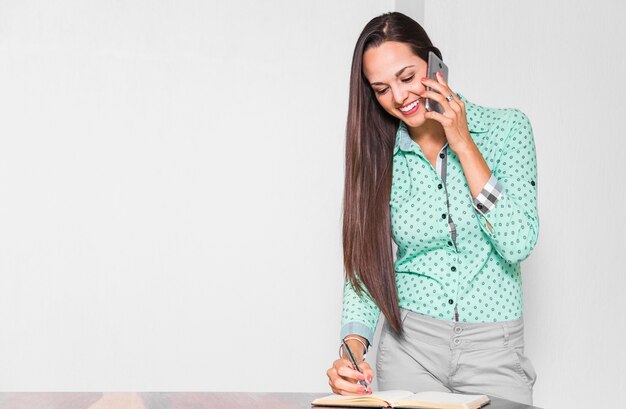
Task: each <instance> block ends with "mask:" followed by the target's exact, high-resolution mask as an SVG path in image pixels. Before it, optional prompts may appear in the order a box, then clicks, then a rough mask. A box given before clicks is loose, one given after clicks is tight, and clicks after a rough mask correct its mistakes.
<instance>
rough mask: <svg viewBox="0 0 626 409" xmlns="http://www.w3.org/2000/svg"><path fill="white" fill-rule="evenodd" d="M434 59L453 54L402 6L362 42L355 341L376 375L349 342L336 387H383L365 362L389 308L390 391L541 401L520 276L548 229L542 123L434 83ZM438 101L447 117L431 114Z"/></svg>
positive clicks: (357, 102) (353, 152) (346, 313)
mask: <svg viewBox="0 0 626 409" xmlns="http://www.w3.org/2000/svg"><path fill="white" fill-rule="evenodd" d="M429 51H432V52H434V53H435V54H437V55H438V56H439V57H440V58H442V57H441V52H440V51H439V50H438V49H437V48H436V47H433V45H432V43H431V41H430V39H429V38H428V35H427V34H426V33H425V32H424V30H423V28H422V27H421V26H420V25H419V24H418V23H417V22H415V21H413V20H412V19H410V18H409V17H407V16H405V15H403V14H401V13H397V12H393V13H385V14H382V15H381V16H378V17H376V18H374V19H372V20H371V21H370V22H369V23H368V24H367V25H366V26H365V28H364V30H363V32H362V33H361V35H360V37H359V39H358V41H357V44H356V47H355V51H354V55H353V62H352V73H351V78H350V98H349V112H348V120H347V129H346V134H347V135H346V136H347V139H346V172H345V190H344V217H343V246H344V267H345V271H346V277H347V279H346V285H345V288H344V300H343V316H342V329H341V338H342V339H343V340H345V341H346V342H347V344H348V345H349V347H350V349H351V350H352V352H353V353H354V355H355V358H356V360H357V362H358V363H359V368H360V369H361V370H362V371H363V373H362V374H361V373H359V372H358V371H356V370H355V369H354V368H353V367H352V365H351V364H350V361H349V360H348V359H346V355H345V351H344V349H343V348H340V358H339V359H337V360H336V361H334V362H333V365H332V367H331V368H330V369H329V370H328V371H327V376H328V378H329V384H330V386H331V389H332V390H333V392H334V393H339V394H366V393H371V388H370V389H366V388H365V387H364V386H362V385H361V384H359V381H361V380H363V381H365V382H366V383H368V384H369V383H371V382H372V378H373V376H374V371H373V369H372V368H371V367H370V366H369V365H368V364H367V362H364V361H363V359H364V356H365V353H366V352H367V348H368V347H369V345H370V344H371V342H372V339H373V335H374V330H375V328H376V324H377V321H378V317H379V315H380V313H381V312H382V313H383V314H384V316H385V324H384V326H383V328H382V333H381V336H380V341H379V346H378V355H377V361H376V376H377V379H378V386H379V389H380V390H390V389H405V390H410V391H415V392H417V391H424V390H437V391H452V392H461V393H481V394H483V393H484V394H487V395H491V396H497V397H502V398H505V399H510V400H514V401H518V402H522V403H527V404H532V388H533V384H534V382H535V378H536V375H535V371H534V369H533V367H532V364H531V362H530V361H529V359H528V358H527V357H526V356H525V355H524V337H523V318H522V285H521V275H520V262H521V261H522V260H524V259H525V258H526V257H528V256H529V254H530V252H531V251H532V249H533V248H534V247H535V244H536V241H537V235H538V230H539V224H538V217H537V206H536V197H537V192H536V188H537V184H536V182H537V171H536V157H535V145H534V141H533V134H532V129H531V125H530V123H529V121H528V118H527V117H526V115H524V114H523V113H522V112H521V111H519V110H517V109H512V108H506V109H505V108H488V107H484V106H479V105H476V104H474V103H472V102H470V101H469V100H468V99H466V98H465V97H464V96H462V95H461V94H458V93H455V92H454V91H453V90H451V89H450V87H449V86H448V84H447V82H446V80H445V79H444V78H443V77H442V76H441V75H438V76H437V80H432V79H427V78H424V77H426V72H427V61H428V52H429ZM452 70H453V67H452ZM426 87H430V88H432V91H427V90H426ZM426 98H430V99H431V100H434V101H436V102H438V103H439V104H441V106H442V107H443V108H444V112H443V114H439V113H437V112H435V111H432V112H428V111H426V110H425V108H424V102H425V99H426ZM392 239H393V241H394V242H395V243H396V245H397V247H398V250H397V255H396V256H397V257H396V260H395V262H394V258H393V250H392Z"/></svg>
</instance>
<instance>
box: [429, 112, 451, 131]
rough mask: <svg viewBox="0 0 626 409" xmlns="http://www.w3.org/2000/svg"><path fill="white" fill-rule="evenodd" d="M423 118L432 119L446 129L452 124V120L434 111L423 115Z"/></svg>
mask: <svg viewBox="0 0 626 409" xmlns="http://www.w3.org/2000/svg"><path fill="white" fill-rule="evenodd" d="M424 117H426V118H428V119H434V120H435V121H437V122H439V123H441V125H443V127H444V128H448V127H450V126H451V125H452V124H453V123H454V121H453V119H452V118H448V117H447V116H444V115H441V114H440V113H439V112H436V111H430V112H426V113H425V114H424Z"/></svg>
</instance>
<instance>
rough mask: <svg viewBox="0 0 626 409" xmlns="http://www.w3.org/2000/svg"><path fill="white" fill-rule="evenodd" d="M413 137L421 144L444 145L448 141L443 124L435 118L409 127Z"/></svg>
mask: <svg viewBox="0 0 626 409" xmlns="http://www.w3.org/2000/svg"><path fill="white" fill-rule="evenodd" d="M407 129H408V131H409V135H411V139H413V141H415V143H417V144H418V145H420V146H433V145H435V146H443V145H444V144H445V143H446V133H445V131H444V130H443V125H441V123H439V122H437V121H435V120H434V119H427V120H426V121H425V122H424V123H423V124H422V125H420V126H418V127H415V128H413V127H408V126H407Z"/></svg>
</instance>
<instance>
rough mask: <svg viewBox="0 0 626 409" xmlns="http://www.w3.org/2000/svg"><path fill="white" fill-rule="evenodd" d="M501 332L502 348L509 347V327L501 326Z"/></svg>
mask: <svg viewBox="0 0 626 409" xmlns="http://www.w3.org/2000/svg"><path fill="white" fill-rule="evenodd" d="M502 330H503V331H504V346H505V347H508V346H509V327H508V325H506V324H503V325H502Z"/></svg>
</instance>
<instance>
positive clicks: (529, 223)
mask: <svg viewBox="0 0 626 409" xmlns="http://www.w3.org/2000/svg"><path fill="white" fill-rule="evenodd" d="M457 95H458V96H459V98H460V99H461V100H462V101H463V102H464V103H465V107H466V114H467V122H468V129H469V131H470V135H471V136H472V138H473V140H474V142H475V143H476V145H477V146H478V149H479V150H480V152H481V153H482V155H483V157H484V158H485V161H486V162H487V165H488V166H489V169H491V173H492V175H491V177H490V179H489V181H487V183H486V184H485V187H484V188H483V189H482V191H481V193H480V194H479V195H478V197H476V198H473V197H472V196H471V193H470V190H469V187H468V185H467V180H466V179H465V175H464V173H463V168H462V167H461V163H460V161H459V159H458V157H457V156H456V154H455V153H454V151H452V150H451V149H449V148H448V146H447V144H446V145H445V146H444V147H443V148H442V150H441V152H440V155H439V157H438V159H437V166H436V167H435V168H433V166H432V165H431V163H430V162H429V161H428V159H426V157H425V155H424V154H423V152H422V150H421V148H420V146H419V145H418V144H417V143H415V142H414V141H413V140H412V139H411V137H410V135H409V133H408V130H407V128H406V125H405V124H404V122H402V121H399V126H398V130H397V133H396V142H395V147H394V153H393V181H392V188H391V198H390V203H389V205H390V213H391V229H392V231H391V235H392V238H393V240H394V242H395V243H396V245H397V253H396V257H395V262H394V269H395V272H396V284H397V288H398V298H399V300H398V301H399V306H400V307H401V308H405V309H408V310H411V311H414V312H417V313H421V314H424V315H427V316H430V317H434V318H438V319H442V320H450V321H461V322H497V321H507V320H513V319H516V318H519V317H520V316H521V315H522V278H521V272H520V262H521V261H523V260H524V259H526V258H527V257H528V256H529V255H530V253H531V251H532V249H533V248H534V247H535V244H536V242H537V236H538V233H539V219H538V215H537V165H536V154H535V143H534V139H533V132H532V128H531V125H530V122H529V120H528V118H527V117H526V115H525V114H524V113H523V112H521V111H520V110H518V109H514V108H489V107H484V106H480V105H476V104H473V103H471V102H470V101H468V100H467V99H466V98H465V97H464V96H463V95H461V94H458V93H457ZM487 222H489V224H490V225H491V226H492V229H493V231H490V230H489V228H488V227H487ZM379 316H380V309H379V308H378V306H377V305H376V304H375V303H374V302H373V300H372V299H371V298H370V297H368V296H367V295H365V296H364V297H359V296H357V294H356V293H355V291H354V289H353V288H352V287H351V286H350V284H349V282H347V281H346V282H345V285H344V292H343V312H342V321H341V334H340V335H341V338H343V337H345V336H346V335H348V334H357V335H361V336H363V337H365V338H366V339H368V340H369V341H370V344H371V343H372V339H373V335H374V331H375V328H376V325H377V322H378V318H379Z"/></svg>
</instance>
